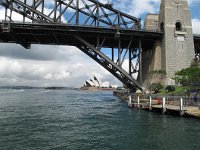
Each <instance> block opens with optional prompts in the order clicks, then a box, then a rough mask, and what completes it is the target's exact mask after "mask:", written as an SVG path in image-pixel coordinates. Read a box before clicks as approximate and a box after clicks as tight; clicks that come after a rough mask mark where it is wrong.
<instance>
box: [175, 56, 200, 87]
mask: <svg viewBox="0 0 200 150" xmlns="http://www.w3.org/2000/svg"><path fill="white" fill-rule="evenodd" d="M199 64H200V63H199V60H198V59H194V60H193V61H192V63H191V67H189V68H186V69H182V70H181V71H177V72H176V73H175V80H176V82H178V83H180V84H181V85H183V86H186V87H187V88H188V89H190V90H193V89H200V67H199Z"/></svg>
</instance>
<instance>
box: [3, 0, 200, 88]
mask: <svg viewBox="0 0 200 150" xmlns="http://www.w3.org/2000/svg"><path fill="white" fill-rule="evenodd" d="M50 1H51V4H50V5H48V10H47V9H46V8H47V2H48V3H49V2H50ZM0 5H1V6H3V7H4V8H5V19H4V20H3V21H2V22H0V25H1V28H0V42H5V43H18V44H21V45H22V46H24V47H25V48H30V46H31V44H51V45H72V46H76V47H78V48H79V49H80V50H81V51H83V52H84V53H85V54H87V55H88V56H90V57H91V58H93V59H94V60H95V61H96V62H98V63H99V64H100V65H102V66H103V67H104V68H106V69H107V70H108V71H110V72H111V73H112V74H113V75H114V76H115V77H117V78H118V79H119V80H120V81H121V82H122V83H124V84H125V85H126V86H127V87H128V88H130V89H135V88H139V89H143V86H142V84H141V79H142V76H141V75H142V72H141V70H142V68H141V66H142V61H141V53H142V50H143V51H144V50H149V49H151V48H152V47H153V46H154V43H155V41H160V40H162V35H163V33H161V32H155V31H143V30H141V21H140V19H138V18H135V17H132V16H130V15H128V14H125V13H123V12H120V11H118V10H116V9H114V8H113V7H112V5H111V4H102V3H100V2H98V1H96V0H0ZM16 13H17V14H21V16H22V17H21V20H20V22H16V21H15V20H14V18H13V15H15V14H16ZM194 38H195V40H196V41H197V43H200V42H199V41H200V40H199V37H198V36H197V37H194ZM196 48H197V49H198V48H199V46H198V44H197V46H196ZM196 52H198V53H199V50H196ZM125 63H126V65H127V64H128V68H124V64H125ZM135 74H138V77H139V78H138V79H135V78H134V77H133V76H134V75H135Z"/></svg>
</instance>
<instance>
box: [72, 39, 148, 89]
mask: <svg viewBox="0 0 200 150" xmlns="http://www.w3.org/2000/svg"><path fill="white" fill-rule="evenodd" d="M74 37H75V38H76V39H77V40H78V41H80V44H78V45H77V47H78V48H79V49H80V50H81V51H82V52H84V53H85V54H87V55H88V56H90V57H91V58H92V59H94V60H95V61H96V62H97V63H99V64H100V65H101V66H103V67H104V68H105V69H107V70H108V71H109V72H110V73H112V74H113V75H114V76H115V77H116V78H118V79H119V80H120V81H121V82H122V83H123V84H124V85H126V86H127V87H128V88H130V89H133V90H134V89H136V88H139V89H141V90H144V88H143V86H142V85H141V84H140V83H139V82H138V81H137V80H135V79H134V78H133V76H132V74H133V72H132V71H131V70H132V69H131V68H133V63H132V60H133V57H132V58H131V56H132V55H131V53H132V52H131V50H130V52H129V56H130V57H129V74H128V73H127V72H126V71H125V70H124V69H123V67H122V66H121V65H122V62H121V63H119V58H118V60H117V62H116V63H115V62H114V61H113V60H112V59H113V55H114V54H113V55H112V59H110V58H109V57H107V56H106V55H105V54H104V53H103V52H102V51H100V49H98V48H97V47H95V46H93V45H91V44H90V43H89V42H87V41H86V40H85V39H83V38H82V37H80V36H78V35H75V36H74ZM129 45H130V44H129ZM126 53H127V52H125V54H124V56H125V55H126ZM121 56H122V55H121ZM124 56H123V57H124Z"/></svg>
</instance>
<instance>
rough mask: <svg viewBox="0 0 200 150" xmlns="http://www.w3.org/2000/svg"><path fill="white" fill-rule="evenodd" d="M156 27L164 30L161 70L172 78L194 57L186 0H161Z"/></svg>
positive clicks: (187, 65) (188, 64)
mask: <svg viewBox="0 0 200 150" xmlns="http://www.w3.org/2000/svg"><path fill="white" fill-rule="evenodd" d="M158 28H159V29H158V30H159V31H163V32H164V37H163V41H162V42H161V70H164V71H166V73H167V78H172V77H174V74H175V72H176V71H179V70H181V69H183V68H187V67H189V66H190V64H191V61H192V59H194V58H195V51H194V41H193V32H192V23H191V14H190V10H189V6H188V0H161V5H160V13H159V16H158Z"/></svg>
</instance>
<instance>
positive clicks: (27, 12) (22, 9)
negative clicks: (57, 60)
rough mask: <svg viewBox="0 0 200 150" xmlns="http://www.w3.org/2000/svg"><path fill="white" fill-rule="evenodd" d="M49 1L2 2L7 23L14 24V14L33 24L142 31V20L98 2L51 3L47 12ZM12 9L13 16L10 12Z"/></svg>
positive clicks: (16, 0) (18, 0)
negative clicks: (12, 22)
mask: <svg viewBox="0 0 200 150" xmlns="http://www.w3.org/2000/svg"><path fill="white" fill-rule="evenodd" d="M47 1H50V0H32V3H31V4H29V3H27V0H0V5H2V6H3V7H5V12H6V14H5V20H10V21H14V20H12V19H13V16H12V12H13V11H14V12H16V13H18V14H21V15H22V16H23V22H25V21H26V19H27V18H28V19H30V20H32V22H33V23H56V24H63V23H67V24H74V25H78V26H94V27H112V28H126V29H140V28H141V20H140V19H138V18H135V17H132V16H130V15H128V14H125V13H123V12H120V11H118V10H116V9H114V8H113V7H112V6H110V5H106V4H102V3H100V2H98V1H96V0H65V1H63V0H51V1H53V4H52V6H51V7H48V9H49V11H48V12H45V9H46V8H47V7H46V6H45V2H46V3H47ZM8 9H10V12H8Z"/></svg>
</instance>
